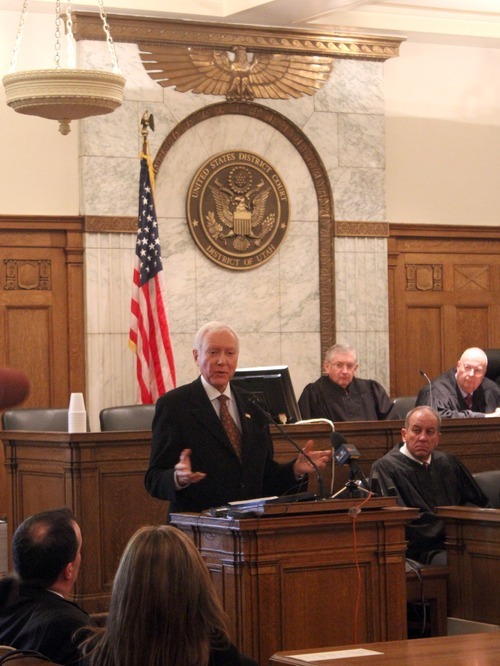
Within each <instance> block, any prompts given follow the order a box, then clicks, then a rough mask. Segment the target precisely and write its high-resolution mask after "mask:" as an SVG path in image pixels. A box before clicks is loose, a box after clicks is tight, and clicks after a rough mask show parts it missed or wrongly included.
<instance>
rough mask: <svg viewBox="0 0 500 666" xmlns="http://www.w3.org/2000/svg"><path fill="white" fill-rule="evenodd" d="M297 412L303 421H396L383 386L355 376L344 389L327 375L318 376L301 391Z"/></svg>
mask: <svg viewBox="0 0 500 666" xmlns="http://www.w3.org/2000/svg"><path fill="white" fill-rule="evenodd" d="M299 409H300V414H301V416H302V418H303V419H318V418H324V419H330V421H383V420H386V419H398V418H399V416H398V413H397V411H396V408H395V407H394V403H393V402H392V400H391V399H390V398H389V396H388V395H387V393H386V391H385V389H384V388H383V386H381V385H380V384H379V383H378V382H376V381H375V380H373V379H358V378H357V377H354V378H353V379H352V381H351V383H350V384H349V385H348V386H347V387H346V388H343V387H342V386H339V384H336V383H335V382H334V381H332V380H331V379H330V377H328V376H322V377H320V378H319V379H318V380H317V381H315V382H314V383H313V384H308V385H307V386H306V387H305V389H304V390H303V391H302V395H301V396H300V398H299Z"/></svg>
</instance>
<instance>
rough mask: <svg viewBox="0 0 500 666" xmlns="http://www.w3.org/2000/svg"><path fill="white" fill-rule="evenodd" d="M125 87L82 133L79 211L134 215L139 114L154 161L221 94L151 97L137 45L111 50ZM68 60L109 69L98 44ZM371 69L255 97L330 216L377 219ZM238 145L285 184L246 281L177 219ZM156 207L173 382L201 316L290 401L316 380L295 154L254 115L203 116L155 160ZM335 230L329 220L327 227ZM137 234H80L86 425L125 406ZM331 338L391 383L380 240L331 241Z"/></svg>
mask: <svg viewBox="0 0 500 666" xmlns="http://www.w3.org/2000/svg"><path fill="white" fill-rule="evenodd" d="M116 49H117V54H118V59H119V63H120V66H121V69H122V73H123V74H124V76H125V77H126V79H127V84H126V89H125V100H124V104H123V106H122V107H121V108H120V109H118V110H117V111H115V112H114V113H112V114H110V115H107V116H99V117H96V118H91V119H87V120H85V121H82V122H81V123H80V129H79V131H80V177H81V197H82V199H81V213H82V214H84V215H90V216H93V215H105V216H136V215H137V192H138V181H139V161H138V154H139V150H140V145H141V138H140V131H139V130H140V124H139V121H140V118H141V116H142V114H143V112H144V111H145V110H148V111H150V112H151V113H153V114H154V117H155V126H156V130H155V132H154V133H150V146H151V154H152V156H153V158H154V156H155V155H156V153H157V151H158V149H159V148H160V146H161V144H162V142H163V141H164V139H165V138H166V136H167V135H168V133H169V132H170V131H171V130H172V129H173V128H174V127H175V126H176V125H177V124H178V123H179V122H180V121H182V120H183V119H184V118H186V117H187V116H188V115H189V114H190V113H192V112H193V111H196V110H198V109H200V108H201V107H203V106H206V105H209V104H213V103H215V102H220V101H223V99H222V98H220V97H212V96H204V95H195V94H191V93H179V92H176V91H175V90H173V89H171V88H162V87H160V86H159V85H158V84H156V83H155V82H154V81H152V79H150V78H149V76H148V75H147V74H146V72H145V71H144V69H143V67H142V64H141V61H140V58H139V54H138V49H137V47H136V46H135V45H131V44H117V45H116ZM79 50H80V53H79V57H80V58H81V60H82V61H83V62H85V63H86V64H88V65H92V66H103V65H105V66H107V61H108V55H107V52H106V47H105V45H104V44H102V43H97V42H80V43H79ZM383 67H384V64H383V63H381V62H367V61H354V60H353V61H351V60H345V59H339V60H337V61H336V63H335V65H334V69H333V72H332V75H331V77H330V81H329V82H328V83H327V85H326V86H325V87H324V88H323V90H321V91H320V92H318V93H317V94H316V95H315V96H314V97H304V98H301V99H299V100H292V101H272V100H261V103H262V104H263V105H264V106H267V107H269V108H272V109H273V110H275V111H277V112H279V113H281V114H283V115H284V116H286V117H287V118H288V119H289V120H290V121H291V122H293V123H294V124H295V125H296V126H297V127H298V128H300V129H301V130H302V131H303V132H304V133H305V135H306V136H307V137H308V139H309V140H310V141H311V143H312V144H313V145H314V147H315V148H316V150H317V151H318V153H319V155H320V158H321V160H322V162H323V165H324V169H325V171H326V173H327V174H328V178H329V179H330V182H331V187H332V191H333V200H334V208H335V218H336V219H337V220H353V221H365V222H370V221H381V220H384V219H385V207H384V199H385V197H384V101H383V95H382V77H383ZM236 148H244V149H245V150H248V151H251V152H254V153H257V154H259V155H261V156H262V157H263V158H264V159H265V160H267V161H268V162H269V163H270V164H272V165H273V167H274V168H275V169H276V170H277V172H278V173H279V174H280V175H281V176H282V177H283V179H284V182H285V183H286V188H287V190H288V194H289V198H290V219H291V221H290V225H289V231H288V233H287V236H286V238H285V240H284V242H283V243H282V245H281V246H280V249H279V250H278V252H277V253H276V254H275V255H274V256H273V258H272V259H271V260H270V261H268V262H267V263H266V264H264V265H261V266H259V267H258V268H255V269H253V270H249V271H242V272H238V271H230V270H227V269H224V268H221V267H219V266H217V265H216V264H215V263H213V262H211V261H210V260H209V259H207V258H206V257H205V255H203V254H202V253H201V251H200V250H199V249H198V248H197V246H196V245H195V243H194V241H193V240H192V238H191V235H190V232H189V229H188V225H187V222H186V214H185V206H186V194H187V189H188V186H189V184H190V182H191V179H192V177H193V175H194V173H195V172H196V170H197V169H198V167H199V166H200V165H201V164H202V163H203V162H204V161H205V160H206V159H207V158H208V157H210V156H212V155H214V154H216V153H219V152H221V151H225V150H231V149H236ZM156 185H157V187H156V204H157V214H158V219H159V225H160V239H161V243H162V253H163V258H164V269H165V278H166V280H165V281H166V289H167V300H168V304H169V321H170V329H171V336H172V344H173V349H174V356H175V363H176V373H177V383H178V384H181V383H184V382H186V381H190V380H191V379H193V378H194V377H196V376H197V368H196V366H195V365H194V362H193V360H192V355H191V348H192V341H193V337H194V334H195V332H196V330H197V329H198V328H199V326H201V325H202V324H203V323H205V322H206V321H208V320H211V319H218V320H222V321H227V322H229V323H230V324H231V325H232V326H233V327H234V328H235V329H236V330H237V331H238V333H239V334H240V338H241V352H240V363H239V364H240V366H241V367H243V366H254V365H276V364H286V365H289V366H290V371H291V375H292V379H293V383H294V387H295V391H296V393H297V395H299V394H300V392H301V391H302V389H303V387H304V385H305V384H306V383H307V382H309V381H313V380H314V379H316V378H317V377H318V376H319V373H320V369H321V358H320V319H319V264H318V242H319V241H318V204H317V201H316V196H315V191H314V184H313V182H312V179H311V175H310V173H309V171H308V168H307V166H306V164H305V163H304V161H303V159H302V157H301V155H300V153H299V152H298V151H297V149H296V147H295V146H294V145H292V143H290V142H289V141H288V139H286V138H285V137H284V136H283V135H282V134H281V133H280V132H279V131H277V130H275V129H273V128H272V127H270V126H269V125H267V124H266V123H264V122H261V121H260V120H257V119H254V118H248V117H245V116H238V115H223V116H218V117H216V118H210V119H208V120H204V121H202V122H200V123H198V124H197V125H196V126H194V127H193V128H192V129H190V130H188V131H187V132H186V133H185V134H183V135H182V137H181V138H180V139H179V140H178V141H176V142H175V144H174V145H173V147H172V148H171V149H170V150H169V151H168V153H167V154H166V156H165V159H164V160H163V162H162V165H161V168H160V171H159V173H158V177H157V183H156ZM332 224H333V221H332ZM134 243H135V237H134V236H133V235H131V234H104V233H99V234H95V233H88V234H86V258H85V266H86V303H87V305H86V308H87V318H86V344H87V359H88V363H87V368H88V376H87V385H88V392H87V393H88V395H87V407H88V410H89V413H90V417H91V425H92V428H93V429H98V420H97V415H98V412H99V410H100V409H101V408H103V407H109V406H112V405H118V404H128V403H133V402H135V380H134V367H133V355H132V353H131V352H130V351H129V350H128V347H127V338H128V328H129V310H130V294H131V278H132V267H133V256H134V255H133V252H134ZM335 279H336V330H335V331H332V341H334V339H335V338H336V339H337V340H339V341H344V342H349V343H352V344H354V345H356V347H357V348H358V351H359V355H360V370H359V373H358V374H359V376H362V377H372V378H375V379H378V380H379V381H381V382H382V383H383V384H384V385H385V386H386V387H388V386H389V377H388V366H389V364H388V312H387V254H386V241H385V239H384V238H369V237H363V238H359V237H358V238H348V237H346V238H336V240H335Z"/></svg>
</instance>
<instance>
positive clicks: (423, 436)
mask: <svg viewBox="0 0 500 666" xmlns="http://www.w3.org/2000/svg"><path fill="white" fill-rule="evenodd" d="M401 435H402V438H403V442H404V443H405V444H406V448H407V449H408V452H409V453H410V454H411V455H412V456H413V457H414V458H416V459H417V460H420V461H421V462H428V461H429V458H430V456H431V454H432V452H433V451H434V449H435V448H436V446H437V445H438V444H439V440H440V438H441V416H440V415H439V414H438V413H437V412H436V411H435V410H434V409H432V407H427V406H422V407H415V408H414V409H412V410H410V411H409V412H408V414H407V415H406V419H405V427H404V428H403V429H402V430H401Z"/></svg>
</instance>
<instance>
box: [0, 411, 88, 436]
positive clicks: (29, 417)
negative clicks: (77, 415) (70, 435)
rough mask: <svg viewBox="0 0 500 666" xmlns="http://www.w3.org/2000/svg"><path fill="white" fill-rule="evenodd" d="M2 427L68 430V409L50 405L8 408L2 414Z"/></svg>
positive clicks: (11, 428) (5, 428) (9, 428)
mask: <svg viewBox="0 0 500 666" xmlns="http://www.w3.org/2000/svg"><path fill="white" fill-rule="evenodd" d="M2 428H3V429H4V430H42V431H47V430H49V431H50V430H52V431H55V432H68V410H67V409H59V408H51V407H47V408H46V409H38V408H37V409H29V408H26V409H10V410H7V411H5V412H4V413H3V414H2ZM87 430H88V426H87Z"/></svg>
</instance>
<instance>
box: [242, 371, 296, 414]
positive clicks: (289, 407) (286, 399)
mask: <svg viewBox="0 0 500 666" xmlns="http://www.w3.org/2000/svg"><path fill="white" fill-rule="evenodd" d="M231 383H232V384H234V385H236V386H238V387H240V388H242V389H244V390H245V391H248V392H249V393H252V394H253V395H254V396H255V398H256V399H257V403H258V404H260V405H261V407H262V408H263V409H265V410H266V412H269V414H271V416H272V417H273V420H274V421H275V422H276V423H294V422H295V421H300V411H299V406H298V404H297V399H296V398H295V392H294V390H293V386H292V379H291V377H290V372H289V370H288V366H286V365H273V366H269V367H263V368H238V369H237V370H236V372H235V373H234V377H233V378H232V380H231Z"/></svg>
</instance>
